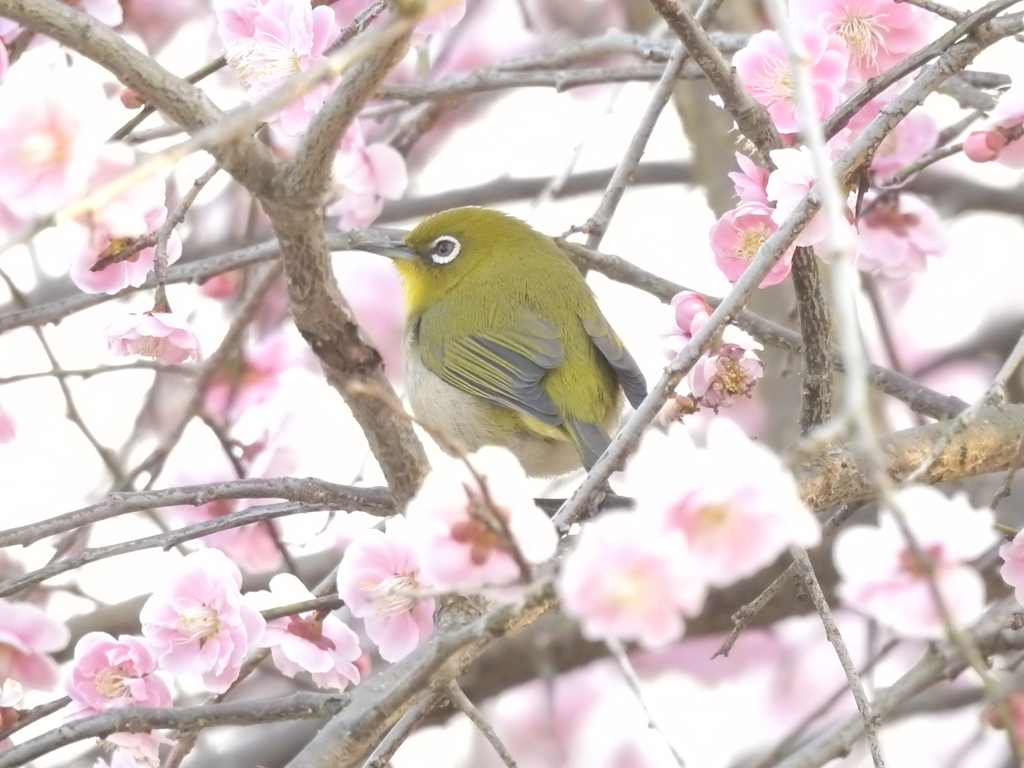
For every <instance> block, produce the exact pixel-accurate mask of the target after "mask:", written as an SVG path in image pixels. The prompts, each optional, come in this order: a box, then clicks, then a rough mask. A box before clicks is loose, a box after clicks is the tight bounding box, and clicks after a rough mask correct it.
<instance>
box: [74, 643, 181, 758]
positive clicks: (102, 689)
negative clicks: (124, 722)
mask: <svg viewBox="0 0 1024 768" xmlns="http://www.w3.org/2000/svg"><path fill="white" fill-rule="evenodd" d="M155 670H156V660H155V659H154V658H153V654H152V653H151V651H150V649H149V648H147V647H146V645H145V644H144V643H142V642H141V641H140V640H139V639H138V638H135V637H131V636H129V635H121V637H120V638H119V639H116V640H115V639H114V638H113V637H112V636H111V635H108V634H107V633H105V632H90V633H88V634H86V635H83V636H82V638H81V639H80V640H79V641H78V643H77V644H76V645H75V658H74V661H73V662H72V665H71V667H70V668H69V669H68V670H67V672H66V674H65V676H64V692H65V693H66V694H67V695H68V696H70V697H71V705H70V706H69V707H68V710H67V714H66V717H67V719H69V720H71V719H76V718H80V717H88V716H90V715H96V714H99V713H100V712H103V711H104V710H107V709H114V708H119V707H128V706H134V705H138V706H143V707H169V706H171V690H170V688H168V687H167V682H166V681H165V680H164V679H163V678H162V677H161V676H160V675H159V673H157V672H156V671H155ZM106 739H107V741H109V742H110V743H112V744H117V745H118V746H120V747H123V748H125V749H127V750H130V751H131V752H132V753H133V754H136V755H139V756H141V757H142V758H144V759H148V760H152V761H156V760H157V759H158V756H159V747H160V744H164V743H169V742H168V739H167V738H166V737H164V736H161V735H160V734H157V733H128V732H125V733H113V734H110V735H109V736H107V737H106Z"/></svg>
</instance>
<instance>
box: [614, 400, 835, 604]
mask: <svg viewBox="0 0 1024 768" xmlns="http://www.w3.org/2000/svg"><path fill="white" fill-rule="evenodd" d="M680 466H685V467H686V471H685V472H680V471H679V467H680ZM627 479H628V482H629V487H630V488H631V489H632V491H633V493H634V494H635V495H636V499H637V514H642V515H647V516H650V517H652V518H653V519H654V520H655V521H656V522H657V526H658V528H660V529H661V530H667V531H670V532H678V533H681V534H682V535H683V536H684V537H685V538H686V541H687V542H688V544H689V547H690V552H691V557H692V558H693V559H694V561H695V562H696V563H697V565H698V568H699V571H700V573H701V575H702V577H703V578H704V579H706V580H707V582H708V583H709V584H711V585H712V586H715V587H723V586H727V585H729V584H732V583H733V582H735V581H738V580H739V579H743V578H746V577H747V576H751V575H753V574H754V573H756V572H757V571H759V570H760V569H761V568H764V567H765V566H767V565H771V564H772V563H773V562H774V561H775V559H776V558H777V557H778V556H779V555H781V554H782V553H783V552H785V551H786V548H787V547H789V546H790V545H794V544H795V545H797V546H801V547H810V546H813V545H815V544H817V543H818V541H819V539H820V536H821V531H820V527H819V525H818V521H817V519H816V518H815V517H814V515H813V514H812V513H811V512H810V511H809V510H808V509H807V507H806V506H804V504H803V502H802V501H801V500H800V496H799V493H798V491H797V486H796V481H794V479H793V476H792V475H791V474H790V473H789V471H788V470H787V469H786V468H785V466H784V465H783V463H782V461H781V460H780V459H779V457H778V456H776V455H775V453H773V452H772V451H771V450H769V449H768V448H766V447H765V446H763V445H761V444H760V443H756V442H754V441H752V440H750V438H748V437H747V436H746V435H745V434H743V431H742V430H741V429H740V428H739V427H738V426H736V424H735V423H734V422H732V421H730V420H729V419H723V418H717V419H713V420H712V421H711V423H710V424H709V425H708V429H707V447H706V448H703V449H701V448H695V447H693V443H692V441H691V440H690V438H689V435H688V434H687V433H686V430H685V428H684V427H683V426H682V425H679V424H674V425H672V426H671V427H669V431H668V434H667V435H664V434H662V433H660V432H654V431H651V432H648V433H647V434H646V435H645V436H644V439H643V442H642V443H641V445H640V448H639V450H638V451H637V453H636V455H634V456H633V458H632V459H631V460H630V462H629V463H628V464H627Z"/></svg>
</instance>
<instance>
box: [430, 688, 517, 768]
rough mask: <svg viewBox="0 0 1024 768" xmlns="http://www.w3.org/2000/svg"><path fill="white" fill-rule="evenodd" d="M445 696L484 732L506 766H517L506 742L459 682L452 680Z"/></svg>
mask: <svg viewBox="0 0 1024 768" xmlns="http://www.w3.org/2000/svg"><path fill="white" fill-rule="evenodd" d="M444 692H445V696H447V697H448V701H450V702H451V703H452V704H454V705H455V706H456V707H458V709H459V711H460V712H462V714H464V715H465V716H466V717H468V718H469V721H470V722H471V723H473V725H475V726H476V728H477V730H478V731H480V733H481V734H483V737H484V738H485V739H487V743H488V744H490V745H491V746H492V747H493V748H494V751H495V752H497V753H498V757H500V758H501V762H502V763H504V764H505V767H506V768H517V766H516V761H515V760H513V759H512V755H511V754H509V751H508V749H507V748H506V747H505V745H504V744H502V743H501V739H499V738H498V734H496V733H495V732H494V728H492V727H491V724H490V723H488V722H487V718H486V717H484V714H483V712H481V711H480V710H479V709H477V708H476V705H475V704H474V703H473V702H472V701H470V700H469V697H468V696H467V695H466V694H465V693H463V692H462V689H461V688H459V684H458V683H456V682H455V681H454V680H452V681H451V682H450V683H448V685H447V686H446V687H445V689H444Z"/></svg>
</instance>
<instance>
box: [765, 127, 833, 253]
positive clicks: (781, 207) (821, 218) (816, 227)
mask: <svg viewBox="0 0 1024 768" xmlns="http://www.w3.org/2000/svg"><path fill="white" fill-rule="evenodd" d="M771 158H772V162H773V163H775V168H776V169H775V170H774V171H772V172H771V175H770V176H769V177H768V184H767V185H766V187H765V191H766V192H767V194H768V199H769V200H772V201H774V202H775V212H774V213H773V214H772V220H773V221H774V222H775V223H776V224H778V225H779V226H782V224H783V222H785V221H786V219H787V218H789V215H790V214H791V213H793V211H794V210H795V209H796V207H797V206H798V205H799V204H800V203H801V202H802V201H803V199H804V197H806V196H807V193H808V192H810V191H811V188H812V187H813V186H814V183H815V182H816V181H817V180H818V179H817V175H816V174H815V173H814V164H813V161H812V160H811V154H810V151H809V150H808V149H807V148H806V147H801V148H800V149H776V150H772V152H771ZM828 234H829V232H828V220H827V219H826V217H825V212H824V211H819V212H818V213H816V214H815V215H814V217H813V218H812V219H811V220H810V221H809V222H808V223H807V226H805V227H804V229H803V231H802V232H801V233H800V234H799V235H797V236H796V240H795V241H794V245H805V246H812V245H817V244H818V243H820V242H822V241H824V240H825V238H826V237H827V236H828ZM834 235H835V236H836V237H839V238H843V239H846V238H849V239H851V240H852V235H851V233H850V232H837V233H834Z"/></svg>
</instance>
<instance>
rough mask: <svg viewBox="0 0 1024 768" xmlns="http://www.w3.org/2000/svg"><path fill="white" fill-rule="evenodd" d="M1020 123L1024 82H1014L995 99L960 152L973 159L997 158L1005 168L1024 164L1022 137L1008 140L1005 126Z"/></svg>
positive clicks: (982, 161) (1022, 166)
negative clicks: (993, 105)
mask: <svg viewBox="0 0 1024 768" xmlns="http://www.w3.org/2000/svg"><path fill="white" fill-rule="evenodd" d="M1022 124H1024V85H1021V84H1019V83H1018V84H1016V85H1014V86H1013V87H1011V88H1010V90H1008V91H1007V92H1006V93H1004V94H1003V95H1002V97H1000V99H999V103H998V104H996V106H995V108H993V110H992V112H991V113H990V114H989V117H988V120H986V121H985V122H984V123H983V124H982V130H980V131H974V132H972V133H971V134H970V136H968V137H967V139H966V140H965V141H964V154H965V155H967V157H968V158H970V159H971V160H973V161H974V162H976V163H984V162H988V161H989V160H998V162H999V163H1001V164H1002V165H1005V166H1006V167H1007V168H1013V169H1014V170H1020V169H1021V168H1024V137H1021V138H1018V139H1015V140H1013V141H1010V140H1009V139H1008V138H1007V130H1008V129H1010V128H1016V127H1017V126H1019V125H1022Z"/></svg>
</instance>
